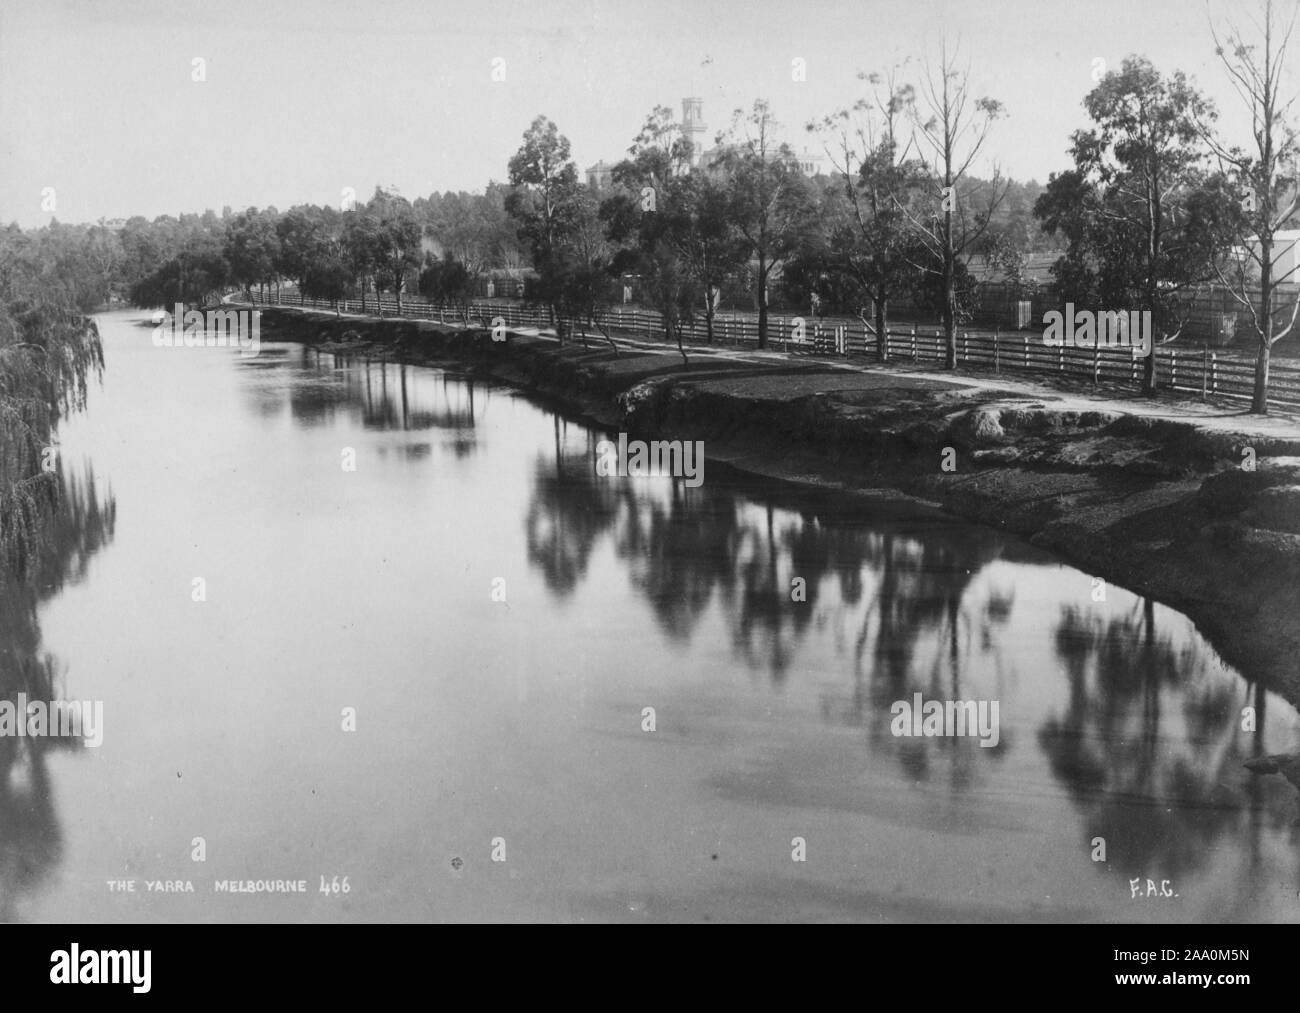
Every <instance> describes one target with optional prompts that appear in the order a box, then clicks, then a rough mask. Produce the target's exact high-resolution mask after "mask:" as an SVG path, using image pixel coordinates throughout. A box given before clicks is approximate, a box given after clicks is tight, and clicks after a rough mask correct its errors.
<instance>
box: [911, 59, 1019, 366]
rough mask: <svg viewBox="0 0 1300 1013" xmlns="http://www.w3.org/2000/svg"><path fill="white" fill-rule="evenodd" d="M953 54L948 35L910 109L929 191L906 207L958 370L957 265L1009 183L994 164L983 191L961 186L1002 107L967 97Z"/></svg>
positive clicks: (966, 86)
mask: <svg viewBox="0 0 1300 1013" xmlns="http://www.w3.org/2000/svg"><path fill="white" fill-rule="evenodd" d="M957 57H958V52H957V50H956V49H954V50H953V52H952V53H951V55H950V54H949V52H948V44H947V41H946V40H945V41H944V42H943V43H942V45H941V48H940V51H939V66H938V69H937V72H936V71H934V70H931V69H929V68H927V71H926V73H925V74H924V75H923V77H922V81H921V89H920V96H921V100H920V102H918V103H916V104H915V105H913V106H912V107H911V112H912V118H913V122H914V125H915V128H916V136H917V138H918V153H919V155H920V158H921V162H922V165H923V166H924V168H925V172H926V175H927V176H928V178H929V191H930V192H929V193H928V194H927V195H926V199H925V200H924V201H922V202H920V206H916V207H914V208H913V207H909V209H908V211H907V217H908V220H909V222H910V224H911V227H912V230H913V233H914V235H915V237H916V239H917V240H918V242H919V244H920V248H921V250H922V252H923V254H924V256H923V258H922V260H921V266H922V269H923V270H925V271H926V272H927V273H928V274H931V275H935V276H937V280H938V281H939V282H940V283H941V284H942V290H943V304H942V313H943V330H944V339H945V343H946V346H947V359H946V361H947V366H948V368H949V369H956V368H957V317H958V315H959V313H960V310H961V303H960V299H959V293H958V290H957V278H958V267H957V264H958V262H959V261H960V262H962V263H963V264H965V263H966V262H968V261H969V259H970V256H971V254H973V253H974V252H975V249H976V246H977V244H978V243H979V241H980V239H981V237H982V236H983V234H984V231H985V230H986V229H987V228H988V225H989V220H990V219H991V218H992V216H993V213H994V212H995V211H996V210H997V207H998V205H999V204H1001V202H1002V199H1003V198H1004V197H1005V195H1006V183H1005V182H1004V181H1003V179H1002V177H1001V174H1000V173H999V172H998V171H997V170H996V169H995V170H994V173H993V179H992V181H991V182H990V184H989V185H988V187H987V188H986V189H985V192H984V193H983V194H971V193H969V192H967V193H964V194H963V193H961V192H960V191H961V189H962V187H961V184H962V183H963V181H964V180H966V178H967V175H968V172H969V170H970V167H971V165H972V163H973V162H974V161H975V159H976V157H977V156H978V155H979V153H980V151H981V150H982V149H983V147H984V142H985V141H986V140H987V139H988V135H989V131H990V130H991V129H992V127H993V123H994V121H996V120H997V119H998V118H999V117H1000V116H1001V115H1002V113H1003V108H1002V104H1001V103H1000V102H998V101H996V100H995V99H991V98H987V97H983V98H974V97H973V96H972V94H971V91H970V84H969V75H968V74H967V73H964V72H962V71H959V70H957V69H956V64H957ZM968 205H969V206H968ZM927 212H928V213H927Z"/></svg>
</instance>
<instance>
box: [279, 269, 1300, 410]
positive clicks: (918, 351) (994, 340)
mask: <svg viewBox="0 0 1300 1013" xmlns="http://www.w3.org/2000/svg"><path fill="white" fill-rule="evenodd" d="M266 302H267V303H269V304H272V305H274V304H275V299H274V298H270V299H267V300H266ZM279 302H280V304H282V305H290V306H306V307H311V308H316V309H325V310H332V309H334V306H333V304H331V303H329V302H327V301H325V300H320V299H306V298H303V297H302V296H301V295H299V294H298V293H297V292H293V291H287V290H286V291H282V292H281V294H280V297H279ZM377 307H382V310H383V312H384V314H385V315H396V314H397V301H396V300H395V299H394V298H393V297H392V296H384V297H382V298H380V299H379V300H376V299H375V298H374V297H369V298H367V300H366V308H367V310H368V311H370V312H372V313H373V312H375V311H376V309H377ZM339 309H341V310H342V311H343V312H344V313H358V312H360V311H361V302H360V300H346V301H342V302H340V303H339ZM401 315H402V316H404V317H412V318H416V319H425V320H441V321H443V322H445V323H454V322H456V321H457V320H458V319H459V316H458V314H457V313H456V312H454V311H453V310H451V309H448V308H442V307H439V306H434V305H431V304H430V303H429V302H427V301H426V300H424V299H422V298H420V297H404V298H403V299H402V314H401ZM469 315H470V317H471V319H472V320H475V321H476V322H478V323H480V324H482V325H483V326H488V325H489V324H490V323H491V322H492V320H494V319H496V318H500V319H501V320H502V321H504V323H505V324H506V326H508V327H536V328H549V327H550V326H551V320H550V315H549V312H548V311H547V310H546V309H545V308H543V307H533V306H526V305H523V304H521V303H519V302H516V301H509V300H493V301H481V302H475V303H472V304H471V305H470V307H469ZM800 319H802V320H803V325H802V327H799V326H798V324H797V323H796V322H797V321H798V320H800ZM601 322H602V323H603V324H604V326H605V328H606V329H607V330H609V332H610V333H611V334H612V335H617V336H622V337H642V338H647V339H651V340H662V338H663V322H662V318H661V317H660V316H659V314H658V313H654V312H650V311H646V310H643V309H614V310H610V311H608V312H607V313H605V314H603V315H602V317H601ZM570 326H571V329H572V333H574V334H578V333H580V327H579V325H578V324H577V323H576V322H572V323H571V325H570ZM588 333H589V334H590V335H591V336H592V337H598V332H597V331H594V330H592V329H590V328H588ZM713 336H714V343H715V344H717V345H722V346H728V347H735V348H755V347H757V344H758V318H757V316H756V315H755V314H752V313H720V314H718V316H716V317H715V318H714V322H713ZM683 337H684V339H685V340H687V341H690V342H692V343H701V344H702V343H703V342H704V341H705V340H706V329H705V325H704V322H703V321H702V320H697V321H695V322H694V323H693V324H691V325H687V326H684V327H683ZM768 349H769V350H772V351H781V352H788V353H792V354H816V355H829V356H836V355H839V356H847V357H866V358H868V359H869V360H871V361H878V359H879V355H878V352H877V346H876V337H875V335H874V334H873V333H871V332H870V331H868V330H867V328H866V327H865V326H864V325H863V323H862V321H861V320H857V319H847V318H846V319H838V320H833V319H830V318H824V319H820V320H819V319H816V318H812V319H809V318H806V317H805V318H798V317H793V316H791V315H789V314H772V315H770V316H769V317H768ZM1152 354H1153V355H1155V357H1156V381H1157V386H1158V387H1160V388H1163V389H1173V390H1178V391H1186V392H1189V393H1193V394H1199V395H1201V396H1203V397H1207V398H1208V397H1214V398H1227V399H1230V400H1232V401H1238V402H1239V401H1247V402H1249V401H1250V399H1251V395H1252V393H1253V390H1254V382H1255V367H1254V363H1253V362H1252V361H1250V360H1249V359H1247V358H1245V357H1243V356H1239V355H1237V354H1235V353H1232V352H1228V351H1223V350H1219V351H1216V350H1214V349H1212V348H1202V347H1196V346H1178V345H1169V346H1164V347H1157V348H1156V349H1154V350H1153V352H1152ZM944 356H945V348H944V340H943V332H942V331H940V330H937V329H933V328H926V329H918V328H916V327H910V328H907V329H899V330H891V331H890V332H889V340H888V357H889V360H890V361H892V362H900V363H908V364H916V365H922V364H925V363H942V362H943V361H944ZM1143 362H1144V360H1143V359H1141V358H1137V357H1135V356H1133V355H1132V354H1131V351H1130V349H1129V348H1126V347H1117V348H1057V347H1052V346H1049V345H1047V344H1045V343H1044V341H1043V335H1042V331H1041V330H1032V329H1027V330H999V329H993V330H969V329H962V330H959V331H958V333H957V365H958V368H961V369H966V370H975V371H981V372H992V373H1022V374H1027V375H1032V376H1038V377H1049V376H1057V377H1061V378H1071V379H1083V380H1087V381H1090V382H1091V383H1093V384H1096V385H1099V386H1100V385H1107V386H1119V387H1125V388H1130V389H1133V388H1140V385H1141V382H1142V370H1143ZM1269 377H1270V382H1269V404H1270V406H1273V407H1277V408H1283V409H1290V410H1294V409H1300V366H1298V365H1295V364H1294V360H1290V359H1276V358H1275V359H1274V360H1273V362H1272V363H1271V364H1270V370H1269Z"/></svg>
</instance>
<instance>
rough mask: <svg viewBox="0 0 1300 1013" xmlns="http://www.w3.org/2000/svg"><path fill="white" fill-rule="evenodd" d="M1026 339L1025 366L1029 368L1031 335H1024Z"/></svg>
mask: <svg viewBox="0 0 1300 1013" xmlns="http://www.w3.org/2000/svg"><path fill="white" fill-rule="evenodd" d="M1022 336H1023V337H1024V339H1025V368H1026V369H1028V368H1029V335H1028V334H1025V335H1022Z"/></svg>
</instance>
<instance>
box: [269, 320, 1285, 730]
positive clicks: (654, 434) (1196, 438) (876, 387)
mask: <svg viewBox="0 0 1300 1013" xmlns="http://www.w3.org/2000/svg"><path fill="white" fill-rule="evenodd" d="M259 308H260V309H261V310H262V327H263V328H265V333H264V336H263V340H269V341H288V342H295V343H299V344H303V345H306V346H310V347H314V348H318V349H320V350H322V351H327V352H331V353H334V354H342V355H363V356H365V355H369V356H373V357H376V358H379V357H383V358H386V359H389V360H391V361H395V362H405V363H408V364H413V365H427V366H434V367H440V368H446V369H451V370H458V371H464V372H466V373H468V374H469V375H472V376H482V377H488V378H491V379H494V380H497V381H500V382H503V383H505V384H508V385H509V386H512V387H515V388H517V389H520V390H523V391H525V392H527V393H529V394H531V395H534V396H540V397H541V398H543V399H544V400H547V401H551V402H553V403H555V404H556V405H557V406H558V408H559V410H561V411H563V412H565V413H566V414H569V415H570V416H574V415H576V416H577V417H579V418H581V419H582V420H583V421H586V422H589V423H591V424H593V425H596V426H599V427H603V428H607V429H621V430H624V431H626V432H628V433H629V435H631V436H638V437H642V438H653V439H682V440H685V439H690V440H703V441H704V447H705V452H706V458H707V460H710V461H721V462H724V463H726V464H728V465H730V466H731V467H734V468H738V469H740V470H742V471H745V472H748V473H750V474H753V475H756V476H760V477H766V478H775V479H780V480H782V481H786V482H794V483H798V484H802V485H811V486H815V487H818V488H821V489H825V490H833V491H838V492H842V493H847V494H852V495H856V496H868V497H871V498H891V499H907V500H912V501H914V502H915V503H917V505H918V506H921V507H924V508H926V509H931V510H939V511H941V512H943V513H946V514H948V515H950V516H953V517H957V518H960V519H962V520H967V521H974V522H977V523H980V524H984V525H986V526H989V527H991V528H994V529H995V530H998V531H1001V532H1004V533H1009V534H1014V535H1017V536H1019V537H1021V538H1023V539H1024V540H1026V541H1027V542H1029V543H1030V544H1031V545H1034V546H1036V547H1039V548H1043V549H1046V550H1048V551H1050V552H1052V553H1053V554H1055V555H1056V556H1057V557H1059V558H1060V559H1061V560H1062V561H1064V562H1067V563H1069V564H1070V565H1072V566H1074V567H1076V568H1078V569H1080V570H1082V571H1083V572H1085V573H1088V574H1089V575H1092V576H1095V577H1100V578H1101V579H1102V580H1104V581H1106V582H1107V583H1109V584H1116V585H1119V586H1122V587H1125V588H1127V589H1128V590H1130V591H1132V592H1134V593H1136V594H1140V595H1144V596H1147V597H1151V598H1154V599H1156V600H1158V601H1160V602H1162V603H1164V604H1166V605H1169V606H1171V607H1173V608H1175V609H1177V610H1178V611H1180V612H1182V613H1184V614H1185V615H1187V616H1188V617H1189V618H1190V619H1191V620H1192V621H1193V622H1194V623H1195V625H1196V627H1197V629H1198V630H1199V631H1200V632H1201V633H1202V634H1203V635H1204V636H1205V638H1206V639H1207V641H1209V643H1210V644H1211V645H1212V646H1213V647H1214V648H1215V649H1216V650H1217V651H1218V652H1219V654H1220V655H1221V656H1222V658H1223V660H1224V661H1225V662H1227V663H1228V664H1231V665H1233V666H1234V667H1236V668H1238V669H1239V670H1240V671H1241V674H1242V675H1243V677H1244V678H1246V679H1247V680H1249V681H1255V680H1259V681H1260V682H1262V683H1263V684H1264V685H1265V686H1266V687H1267V688H1269V689H1273V690H1275V691H1276V692H1278V693H1280V694H1281V695H1282V696H1283V697H1284V698H1285V699H1287V700H1288V701H1289V702H1290V703H1291V704H1292V705H1293V706H1300V673H1297V672H1296V670H1295V667H1294V665H1293V664H1292V659H1293V658H1295V657H1296V656H1298V655H1300V433H1296V427H1295V426H1294V425H1293V424H1292V425H1288V424H1287V423H1286V422H1281V423H1279V420H1278V419H1276V418H1274V417H1268V418H1263V417H1260V416H1247V415H1242V416H1233V418H1232V420H1231V421H1225V419H1224V418H1223V416H1222V415H1211V414H1208V413H1207V414H1206V415H1205V416H1204V417H1203V418H1202V417H1199V416H1195V415H1191V414H1188V415H1186V416H1185V417H1178V418H1170V417H1169V416H1168V414H1157V413H1155V412H1152V413H1149V414H1146V415H1141V414H1136V413H1132V412H1128V411H1125V410H1123V409H1122V407H1121V405H1120V403H1118V402H1114V401H1108V400H1106V399H1105V398H1097V397H1088V396H1086V395H1079V394H1072V393H1069V392H1052V391H1044V390H1042V389H1032V388H1031V385H1028V384H1025V383H1023V382H1017V381H1014V380H1005V381H1004V380H998V381H997V382H992V383H991V382H989V381H988V378H972V377H970V376H967V375H962V374H954V375H953V377H952V379H951V380H946V379H936V378H934V377H931V376H923V375H917V374H914V373H908V372H900V371H893V370H890V369H889V368H888V367H874V368H866V369H863V368H857V369H852V368H850V369H845V368H843V367H842V366H840V365H838V364H833V363H826V362H821V361H818V360H809V361H801V360H797V359H790V358H785V357H782V358H775V357H771V358H767V357H763V356H749V357H745V356H741V355H726V354H717V352H716V351H715V350H709V349H699V350H697V351H695V352H694V353H692V355H691V357H690V361H689V362H688V363H686V364H685V365H684V364H683V363H682V359H681V356H680V355H679V354H678V353H677V351H676V349H675V348H672V349H665V350H663V351H660V350H658V349H650V348H642V347H627V346H625V345H620V351H621V354H619V355H615V353H614V352H613V351H612V350H611V349H610V347H609V345H608V344H607V343H606V342H605V341H604V339H603V338H601V337H599V336H597V337H595V338H593V339H591V341H590V344H589V347H587V348H585V349H584V348H583V346H582V345H581V343H579V342H578V340H577V339H572V340H571V341H570V342H569V343H567V344H566V345H565V346H564V347H563V348H560V347H559V346H558V345H557V344H556V343H555V342H554V341H549V340H545V339H542V338H539V337H535V336H530V335H527V334H521V333H518V332H515V331H511V332H510V333H509V334H508V335H507V340H505V341H501V342H494V341H492V340H491V339H490V337H489V335H488V333H487V332H485V331H482V330H457V329H452V328H449V327H448V326H447V325H442V324H438V323H436V322H429V321H416V320H410V319H401V318H399V319H393V318H385V319H380V318H364V317H355V316H352V317H342V318H336V317H335V316H334V315H333V314H332V313H329V312H326V311H318V310H303V309H299V308H296V307H294V308H289V307H273V306H272V307H267V306H262V307H259ZM863 365H866V366H870V364H863ZM1288 429H1289V430H1290V432H1287V430H1288ZM1292 434H1295V435H1292ZM1243 462H1245V463H1251V462H1253V463H1254V470H1246V469H1245V468H1244V467H1243ZM945 466H949V467H951V469H952V470H945ZM1087 593H1088V588H1086V587H1084V588H1081V591H1080V594H1081V595H1084V594H1087Z"/></svg>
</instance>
